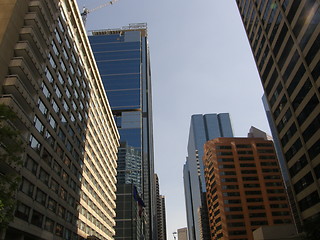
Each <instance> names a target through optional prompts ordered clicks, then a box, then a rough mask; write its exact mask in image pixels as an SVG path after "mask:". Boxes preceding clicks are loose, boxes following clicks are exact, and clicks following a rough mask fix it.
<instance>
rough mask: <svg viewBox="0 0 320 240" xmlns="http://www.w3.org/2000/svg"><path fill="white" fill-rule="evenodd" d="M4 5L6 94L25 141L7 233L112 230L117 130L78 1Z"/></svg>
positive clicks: (106, 233)
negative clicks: (18, 185) (18, 183)
mask: <svg viewBox="0 0 320 240" xmlns="http://www.w3.org/2000/svg"><path fill="white" fill-rule="evenodd" d="M0 15H1V16H2V17H1V26H0V28H1V30H0V52H1V54H0V55H1V56H0V61H1V68H0V69H1V70H0V85H1V92H0V95H1V97H0V103H1V104H5V105H7V106H9V107H10V108H11V109H12V110H13V112H15V113H16V115H17V119H16V121H14V122H13V126H14V127H16V128H17V129H18V130H19V131H20V133H21V135H22V138H23V148H24V152H23V154H22V160H23V166H22V168H21V170H20V173H21V184H20V187H19V191H18V192H17V207H16V211H15V217H14V220H13V221H12V222H11V223H10V225H9V228H8V229H7V232H6V239H36V240H41V239H58V240H59V239H86V238H87V237H89V236H92V237H96V238H99V239H110V240H111V239H113V236H114V235H115V229H114V226H115V220H114V217H115V199H116V195H115V190H116V167H117V162H116V160H117V147H118V146H119V133H118V130H117V127H116V124H115V121H114V119H113V115H112V112H111V108H110V106H109V103H108V100H107V97H106V94H105V91H104V87H103V85H102V81H101V79H100V75H99V72H98V69H97V67H96V65H95V61H94V57H93V54H92V52H91V48H90V45H89V41H88V39H87V36H86V33H85V29H84V27H83V25H82V21H81V17H80V14H79V12H78V7H77V4H76V1H73V0H71V1H64V0H61V1H51V0H50V1H49V0H48V1H28V0H12V1H5V3H4V4H3V3H2V2H1V3H0ZM3 16H4V17H3Z"/></svg>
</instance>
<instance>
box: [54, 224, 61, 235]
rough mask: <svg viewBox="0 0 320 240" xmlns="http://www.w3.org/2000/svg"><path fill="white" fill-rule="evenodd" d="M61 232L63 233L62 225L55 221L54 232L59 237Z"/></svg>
mask: <svg viewBox="0 0 320 240" xmlns="http://www.w3.org/2000/svg"><path fill="white" fill-rule="evenodd" d="M62 233H63V226H62V225H60V224H58V223H57V224H56V229H55V234H56V235H57V236H59V237H62Z"/></svg>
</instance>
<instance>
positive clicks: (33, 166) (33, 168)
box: [24, 155, 38, 175]
mask: <svg viewBox="0 0 320 240" xmlns="http://www.w3.org/2000/svg"><path fill="white" fill-rule="evenodd" d="M24 166H25V167H26V169H28V170H29V171H30V172H32V173H33V174H34V175H36V174H37V169H38V163H37V162H36V161H34V160H33V159H32V158H31V157H30V156H29V155H27V159H26V162H25V164H24Z"/></svg>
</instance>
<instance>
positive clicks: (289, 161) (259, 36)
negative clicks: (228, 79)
mask: <svg viewBox="0 0 320 240" xmlns="http://www.w3.org/2000/svg"><path fill="white" fill-rule="evenodd" d="M236 2H237V5H238V7H239V11H240V15H241V18H242V20H243V24H244V27H245V30H246V33H247V36H248V39H249V43H250V45H251V49H252V53H253V55H254V58H255V61H256V65H257V68H258V71H259V74H260V78H261V82H262V85H263V88H264V91H265V97H266V100H267V104H268V105H269V109H270V114H271V117H272V121H273V122H274V123H275V128H276V134H277V138H278V139H279V140H280V144H281V148H282V152H283V155H284V161H285V162H284V164H283V165H284V166H286V167H287V172H288V173H289V181H288V182H289V184H290V185H291V188H292V190H293V196H294V201H295V202H296V205H297V208H298V211H297V212H298V214H299V218H300V222H302V223H307V220H312V219H313V218H315V217H317V216H318V217H319V214H320V197H319V196H320V185H319V178H320V155H319V153H320V103H319V101H320V93H319V83H320V78H319V70H320V54H319V42H320V34H319V33H320V24H319V23H320V10H319V4H320V3H319V1H318V0H301V1H295V0H272V1H271V0H270V1H260V0H259V1H258V0H237V1H236ZM297 222H299V221H297ZM298 227H299V226H298Z"/></svg>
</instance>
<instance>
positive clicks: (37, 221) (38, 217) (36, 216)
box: [31, 210, 43, 228]
mask: <svg viewBox="0 0 320 240" xmlns="http://www.w3.org/2000/svg"><path fill="white" fill-rule="evenodd" d="M42 221H43V215H42V214H41V213H39V212H37V211H35V210H33V214H32V217H31V224H33V225H35V226H37V227H40V228H41V227H42Z"/></svg>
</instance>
